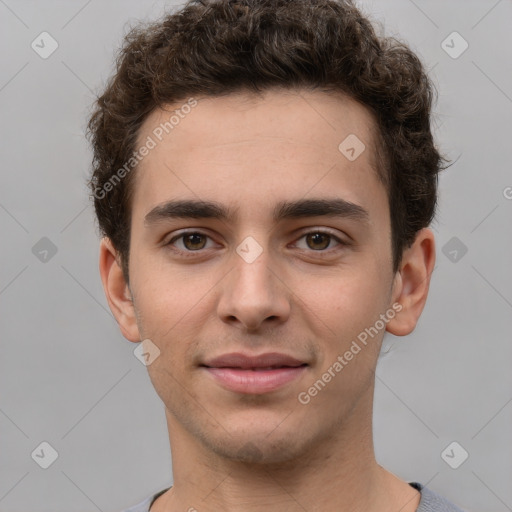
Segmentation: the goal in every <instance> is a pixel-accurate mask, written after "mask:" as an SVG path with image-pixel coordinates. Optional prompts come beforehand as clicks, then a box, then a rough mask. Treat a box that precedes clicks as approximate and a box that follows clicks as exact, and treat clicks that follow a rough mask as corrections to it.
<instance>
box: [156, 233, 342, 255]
mask: <svg viewBox="0 0 512 512" xmlns="http://www.w3.org/2000/svg"><path fill="white" fill-rule="evenodd" d="M316 233H319V234H323V235H327V236H329V237H331V238H332V239H334V240H335V241H336V242H337V245H341V246H348V245H350V241H348V240H346V239H344V238H343V237H340V236H339V235H338V233H334V232H333V231H332V230H330V229H328V228H324V227H315V226H308V227H307V228H303V230H301V231H300V232H299V233H298V234H297V235H296V236H297V238H296V239H295V241H294V242H293V243H292V245H295V244H296V243H297V242H298V241H299V240H301V239H302V238H304V237H305V236H307V235H310V234H316ZM192 234H198V235H201V236H204V237H206V238H208V239H210V240H212V241H213V242H215V240H214V239H213V237H212V236H211V235H210V234H209V233H207V232H205V231H204V230H202V229H200V228H198V229H194V228H184V229H183V230H179V231H178V232H175V233H174V235H173V236H172V237H171V238H170V239H169V240H168V241H164V242H163V244H162V245H163V246H164V247H166V246H170V247H171V248H172V249H173V250H175V251H176V252H179V253H181V254H183V253H187V254H189V255H193V254H194V253H197V254H201V253H202V252H204V251H205V250H207V249H211V248H203V249H198V250H196V251H191V250H186V249H179V248H176V247H173V244H174V242H176V241H177V240H180V239H183V237H185V236H186V235H192ZM347 238H349V237H348V235H347ZM215 243H216V242H215ZM336 247H337V246H336ZM334 249H335V247H332V248H329V249H324V250H318V251H315V250H314V249H309V251H311V252H313V253H327V252H330V251H332V250H334ZM302 250H304V251H306V250H308V249H302Z"/></svg>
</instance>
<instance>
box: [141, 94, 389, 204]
mask: <svg viewBox="0 0 512 512" xmlns="http://www.w3.org/2000/svg"><path fill="white" fill-rule="evenodd" d="M195 101H197V103H196V104H195V106H193V107H190V105H194V103H191V102H190V101H188V102H187V100H184V101H183V102H180V103H176V104H172V105H167V106H165V108H158V109H155V110H154V111H153V112H152V113H151V114H150V115H149V116H148V118H147V119H146V120H145V122H144V123H143V125H142V127H141V129H140V131H139V137H138V145H139V147H141V146H142V145H144V144H146V145H148V141H149V140H151V141H152V142H151V143H150V144H149V145H151V146H152V148H151V149H150V151H149V152H148V154H147V155H146V156H145V157H144V158H143V159H142V161H141V162H140V163H139V165H138V168H137V171H136V173H135V176H134V178H135V179H134V183H133V186H134V191H133V192H134V194H133V197H134V206H135V203H137V201H138V200H142V201H143V202H144V203H152V204H158V202H161V201H165V200H168V199H170V198H173V197H180V196H183V195H185V196H189V197H190V198H193V197H194V196H195V198H196V199H206V198H207V197H206V196H208V195H209V193H210V192H212V191H215V195H216V196H217V197H216V198H217V199H220V200H225V201H226V202H232V201H233V200H234V199H237V196H236V193H237V190H239V191H240V192H242V191H247V189H250V191H251V192H252V196H251V197H252V198H254V197H255V195H265V197H267V198H270V197H272V196H275V197H276V199H282V196H283V195H286V196H288V197H291V196H296V197H303V196H305V195H306V194H307V193H308V191H311V190H312V189H316V190H315V191H316V192H318V191H322V189H323V192H324V193H325V192H328V191H332V187H334V186H335V185H340V181H339V180H340V179H341V180H342V181H344V182H345V186H344V189H345V190H344V193H345V197H346V198H347V199H348V200H351V199H357V197H352V198H351V197H347V195H348V196H350V194H351V193H352V194H355V192H356V191H355V189H359V190H360V191H362V190H363V189H364V188H365V187H366V188H367V189H368V191H369V190H370V189H375V187H376V185H377V183H380V182H379V180H378V178H377V176H378V173H377V170H376V161H375V154H376V151H375V140H376V137H375V133H376V124H375V121H374V119H373V116H372V114H371V113H370V111H369V110H368V109H367V108H366V107H364V106H363V105H361V104H360V103H358V102H356V101H354V100H352V99H350V98H349V97H347V96H345V95H342V94H339V93H336V94H334V93H327V92H322V91H313V92H312V91H305V90H298V91H290V90H269V91H265V92H264V93H263V94H262V95H256V94H254V93H236V94H230V95H226V96H222V97H202V98H201V97H199V98H196V99H195ZM187 105H188V106H187ZM234 194H235V195H234ZM324 195H325V194H324ZM355 195H357V194H355ZM222 196H223V197H222ZM240 197H241V196H240ZM230 200H231V201H230ZM148 207H149V205H148Z"/></svg>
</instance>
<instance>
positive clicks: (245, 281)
mask: <svg viewBox="0 0 512 512" xmlns="http://www.w3.org/2000/svg"><path fill="white" fill-rule="evenodd" d="M233 265H234V268H233V270H232V271H231V272H229V273H228V274H227V276H226V278H225V279H224V280H222V282H221V283H222V284H221V286H222V292H221V298H220V300H219V302H218V307H217V313H218V315H219V317H220V318H221V320H222V321H223V322H226V323H230V324H232V325H235V326H238V327H239V328H242V329H245V330H247V331H257V330H258V329H261V328H263V327H265V326H268V325H272V326H277V325H279V324H281V323H283V322H285V321H286V320H287V319H288V317H289V315H290V307H291V306H290V300H289V297H290V294H291V292H290V291H289V289H288V288H287V287H286V285H285V283H284V282H283V281H282V278H281V277H280V276H279V275H278V274H279V270H278V268H277V266H276V265H275V264H273V265H272V262H271V261H270V256H269V253H268V251H267V250H264V251H263V253H262V254H260V255H259V256H258V258H256V260H255V261H252V262H250V263H249V262H248V261H245V260H244V259H243V258H241V257H240V256H239V255H238V254H237V253H234V254H233Z"/></svg>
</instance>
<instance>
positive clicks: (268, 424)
mask: <svg viewBox="0 0 512 512" xmlns="http://www.w3.org/2000/svg"><path fill="white" fill-rule="evenodd" d="M179 108H180V105H172V106H169V108H168V110H165V111H164V110H157V111H154V112H153V113H152V114H151V115H150V116H149V117H148V118H147V119H146V121H145V123H144V125H143V127H142V129H141V132H140V133H139V141H140V143H141V144H142V143H143V142H145V141H147V140H148V139H147V137H148V136H150V137H152V138H153V139H154V140H155V141H156V142H157V144H156V146H155V147H154V148H153V149H151V150H150V151H149V153H148V154H147V156H145V158H144V159H143V160H142V162H141V163H140V164H139V168H138V169H137V171H136V175H135V176H134V178H135V179H134V182H133V186H134V195H133V203H132V224H131V246H130V247H131V248H130V261H129V275H130V288H129V292H130V294H131V297H132V298H133V307H134V310H133V314H134V319H135V320H134V321H133V323H132V324H130V323H129V322H128V321H126V322H125V323H124V327H123V326H122V328H123V332H124V334H125V336H127V337H128V338H129V339H132V341H140V340H144V339H150V340H151V343H153V344H154V345H156V346H157V347H158V349H159V350H160V355H159V357H157V358H156V359H155V360H154V361H153V362H152V363H151V364H150V365H149V366H148V371H149V375H150V377H151V380H152V383H153V385H154V387H155V389H156V391H157V393H158V395H159V396H160V398H161V399H162V401H163V402H164V404H165V406H166V409H167V412H168V416H169V418H171V424H175V425H176V426H177V428H178V426H179V428H182V429H185V430H186V431H187V432H188V433H189V434H191V435H192V436H193V437H194V438H195V439H197V440H198V442H199V443H200V444H201V445H202V446H203V447H205V448H207V449H210V450H212V451H213V452H215V453H217V454H219V455H222V456H225V457H229V458H235V459H241V460H251V458H254V459H256V458H258V459H259V460H261V459H262V458H263V459H264V460H267V461H285V460H291V459H293V458H295V457H297V456H298V455H300V454H301V453H306V451H307V450H308V449H310V448H311V447H313V446H315V444H317V443H319V442H321V441H322V440H325V439H328V438H330V437H332V436H334V435H336V432H339V430H340V425H343V424H348V423H349V422H350V421H351V418H352V417H353V416H354V415H356V414H359V413H357V411H358V408H359V406H360V404H362V403H366V404H368V398H369V397H370V396H371V394H372V393H373V376H374V369H375V365H376V360H377V357H378V352H379V348H380V343H381V340H382V336H383V333H384V331H385V330H386V327H387V321H384V317H386V318H393V317H394V316H395V315H396V314H397V310H396V308H395V309H394V311H393V307H392V305H393V303H394V301H395V300H396V299H397V297H398V296H399V293H400V291H399V290H397V279H396V276H395V275H394V274H393V272H392V254H391V228H390V218H389V208H388V199H387V193H386V190H385V187H384V185H383V184H382V182H381V181H380V180H379V178H378V175H377V173H376V171H375V167H374V165H373V156H374V137H373V135H372V134H373V130H374V121H373V118H372V116H371V114H370V113H369V112H368V111H367V110H366V109H365V108H364V107H363V106H361V105H360V104H358V103H356V102H354V101H352V100H350V99H348V98H346V97H343V96H334V95H333V94H330V93H325V92H308V91H300V93H299V92H291V91H286V92H284V91H267V92H266V93H265V94H264V96H263V97H257V96H253V95H245V94H237V95H230V96H226V97H223V98H198V104H197V106H195V107H194V108H192V109H190V112H189V113H187V115H186V116H183V118H180V122H179V124H178V125H176V126H175V127H174V128H173V129H172V132H170V133H169V134H166V133H165V132H164V136H163V137H162V140H161V141H158V139H157V138H156V137H155V135H154V134H155V132H154V130H155V128H157V127H158V126H159V125H160V124H161V123H165V122H166V121H168V120H169V117H170V115H171V114H172V112H171V110H175V109H179ZM187 111H188V109H187ZM157 133H160V132H157ZM350 134H355V135H356V136H357V138H358V139H359V140H360V141H361V142H362V143H363V144H364V145H365V149H364V150H363V151H362V153H360V155H359V156H357V154H358V153H359V152H360V149H361V148H362V146H360V145H355V146H354V140H355V139H353V138H352V139H349V141H352V144H349V146H352V147H355V151H351V150H350V148H348V149H347V147H346V144H345V146H343V144H342V150H343V151H344V152H343V151H342V150H340V149H339V146H340V144H341V143H342V142H343V141H344V140H345V139H346V138H347V137H348V136H349V135H350ZM357 144H359V143H357ZM354 155H356V156H357V158H355V159H354V158H353V157H354ZM347 156H349V157H350V158H347ZM200 202H201V203H200ZM379 319H380V321H379ZM121 323H122V322H121ZM372 329H373V330H372ZM376 331H377V333H376V334H375V332H376ZM369 332H370V333H372V335H371V336H370V335H369V334H368V333H369ZM362 333H366V343H363V342H362V340H363V339H364V338H365V336H364V334H362ZM354 342H355V343H356V345H357V346H358V347H359V350H357V348H356V347H355V345H354ZM347 352H350V353H351V354H352V357H350V355H348V354H347ZM226 354H238V356H235V357H234V358H232V359H231V360H224V361H214V360H215V359H216V358H219V357H221V356H225V355H226ZM240 354H242V355H243V356H246V357H247V358H249V359H247V358H243V357H242V356H240ZM268 354H274V355H273V356H268ZM276 354H278V355H277V356H276ZM261 355H263V357H262V358H260V359H254V360H253V359H250V358H251V357H256V356H261ZM291 358H293V361H292V359H291ZM340 358H341V359H340ZM336 363H338V364H336ZM251 365H253V367H254V365H259V367H260V368H261V367H262V366H265V367H272V368H273V369H267V370H262V369H260V370H254V369H247V366H251ZM299 365H300V366H299ZM340 365H341V369H340ZM326 374H328V375H330V378H329V376H327V377H326V376H325V375H326ZM319 380H320V381H322V382H323V385H322V384H321V383H320V384H319ZM315 383H316V387H315ZM315 390H316V391H315ZM366 409H368V407H367V408H366ZM364 414H366V415H370V414H371V410H370V411H368V410H365V413H364ZM255 446H256V447H257V450H256V451H257V453H256V454H255V453H254V447H255Z"/></svg>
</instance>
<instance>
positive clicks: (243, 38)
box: [88, 0, 446, 280]
mask: <svg viewBox="0 0 512 512" xmlns="http://www.w3.org/2000/svg"><path fill="white" fill-rule="evenodd" d="M275 87H277V88H282V87H284V88H289V89H296V88H308V89H316V88H322V89H326V88H327V89H330V90H333V91H338V92H341V93H344V94H346V95H349V96H350V97H351V98H353V99H355V100H356V101H358V102H360V103H362V104H364V105H365V106H366V107H367V108H369V109H370V111H371V112H372V113H373V115H374V118H375V120H376V123H377V127H378V137H377V138H378V139H379V140H378V141H377V144H376V148H375V151H376V152H377V155H375V156H376V157H377V158H376V160H377V161H378V162H380V168H379V175H380V177H381V179H382V181H383V183H384V184H385V185H386V188H387V192H388V197H389V208H390V217H391V231H392V253H393V267H394V270H395V271H396V270H398V268H399V264H400V261H401V256H402V252H403V250H404V249H405V248H407V247H409V246H410V245H411V244H412V242H413V241H414V239H415V236H416V233H417V232H418V231H419V230H420V229H422V228H423V227H426V226H428V225H429V224H430V222H431V221H432V219H433V217H434V213H435V208H436V201H437V181H438V172H439V171H440V170H441V169H442V168H443V167H442V164H443V161H446V159H445V158H444V157H442V156H441V155H440V153H439V152H438V150H437V149H436V147H435V144H434V141H433V136H432V133H431V126H430V115H431V107H432V102H433V99H434V94H435V88H434V86H433V84H432V82H431V80H430V79H429V77H428V76H427V74H426V72H425V70H424V67H423V65H422V63H421V62H420V60H419V59H418V57H417V56H416V55H415V54H414V53H413V52H412V51H411V50H410V49H409V48H408V47H407V45H405V44H404V43H402V42H400V41H398V40H397V39H396V38H390V37H387V38H384V37H378V36H377V35H376V32H375V30H374V28H373V26H372V24H371V22H370V21H369V19H368V18H366V17H365V16H363V15H362V14H361V12H360V11H359V10H358V9H357V8H356V7H355V5H354V3H353V2H352V1H351V0H293V1H290V0H191V1H189V2H188V3H187V4H186V5H185V6H184V7H183V8H182V9H180V10H179V11H178V12H176V13H172V14H169V15H167V16H165V17H164V18H163V19H161V20H160V21H158V22H157V23H152V24H149V25H139V26H137V27H135V28H134V29H132V30H131V31H130V32H129V33H128V35H127V36H126V38H125V43H124V45H123V47H122V48H121V50H120V53H119V55H118V59H117V72H116V73H115V75H114V76H113V77H112V78H111V79H110V81H109V83H108V84H107V87H106V89H105V91H104V93H103V94H102V95H101V96H100V97H99V98H98V99H97V101H96V103H95V106H94V111H93V113H92V116H91V119H90V121H89V125H88V136H89V139H90V140H91V142H92V146H93V150H94V159H93V174H92V177H91V179H90V181H89V186H90V189H91V192H92V197H93V200H94V206H95V210H96V215H97V218H98V222H99V227H100V230H101V232H102V234H103V235H104V236H107V237H108V238H110V240H111V241H112V244H113V245H114V247H115V249H116V250H117V251H118V253H119V255H120V257H121V263H122V268H123V271H124V274H125V277H126V279H127V280H128V258H129V249H130V223H131V211H130V199H131V192H132V184H133V175H134V173H133V172H131V173H126V177H124V178H123V179H122V180H118V181H119V183H116V184H115V186H108V184H109V182H110V183H112V177H113V176H114V175H115V174H116V171H119V170H120V169H121V168H123V166H125V165H126V162H127V161H129V159H130V158H131V157H132V156H133V154H134V151H135V148H136V142H137V135H138V132H139V128H140V127H141V124H142V123H143V122H144V120H145V119H146V118H147V116H148V115H149V114H150V113H151V112H152V111H153V110H154V109H156V108H157V107H160V106H165V105H168V104H172V103H176V102H180V101H184V100H185V99H186V98H189V97H190V96H210V97H215V96H222V95H226V94H230V93H234V92H240V91H252V92H255V93H260V92H262V91H264V90H267V89H269V88H275ZM123 176H124V173H123ZM99 191H100V192H101V193H99Z"/></svg>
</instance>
